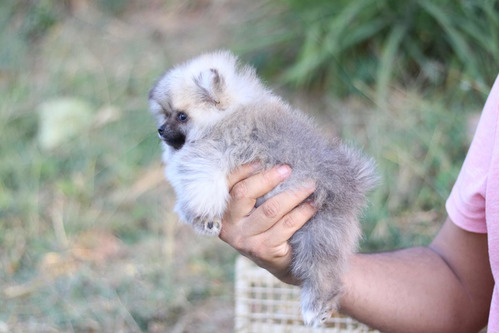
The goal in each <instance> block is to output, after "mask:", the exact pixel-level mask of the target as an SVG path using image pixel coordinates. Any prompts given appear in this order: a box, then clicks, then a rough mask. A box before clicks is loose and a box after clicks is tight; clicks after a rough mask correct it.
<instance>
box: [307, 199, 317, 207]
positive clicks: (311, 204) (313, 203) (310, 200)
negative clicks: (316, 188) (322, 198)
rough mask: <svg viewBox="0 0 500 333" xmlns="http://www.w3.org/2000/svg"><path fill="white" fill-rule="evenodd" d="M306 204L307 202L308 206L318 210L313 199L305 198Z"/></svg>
mask: <svg viewBox="0 0 500 333" xmlns="http://www.w3.org/2000/svg"><path fill="white" fill-rule="evenodd" d="M306 204H308V205H309V206H311V207H312V208H313V209H315V210H318V206H317V205H316V203H315V202H314V200H313V199H309V200H307V201H306Z"/></svg>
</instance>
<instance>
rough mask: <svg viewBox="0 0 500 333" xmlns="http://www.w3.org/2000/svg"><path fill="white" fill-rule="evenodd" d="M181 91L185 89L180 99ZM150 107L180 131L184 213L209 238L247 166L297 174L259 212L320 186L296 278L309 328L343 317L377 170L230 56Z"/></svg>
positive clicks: (204, 63)
mask: <svg viewBox="0 0 500 333" xmlns="http://www.w3.org/2000/svg"><path fill="white" fill-rule="evenodd" d="M198 72H199V73H198ZM204 75H212V77H210V78H204V77H203V76H204ZM240 81H241V82H240ZM190 82H192V84H190ZM177 86H183V88H182V89H180V88H179V90H177V91H178V92H176V90H175V87H177ZM235 86H237V87H238V89H236V90H235V89H233V90H231V89H232V88H234V87H235ZM242 89H246V90H249V91H244V92H241V90H242ZM181 94H182V96H181V97H179V96H177V95H181ZM200 94H201V95H202V96H204V97H202V98H201V99H200V97H199V96H200ZM190 99H192V100H190ZM176 105H184V106H185V105H188V109H189V110H186V109H184V110H183V112H186V113H187V114H188V116H189V117H190V118H189V121H188V122H187V123H183V124H180V123H177V124H176V123H175V122H173V121H172V119H173V118H172V116H173V115H175V114H176V112H178V111H176V110H175V107H176ZM150 106H151V111H152V112H153V114H155V115H156V116H157V119H159V125H162V124H170V125H169V126H168V127H169V128H168V130H170V131H176V132H182V133H184V134H185V135H186V143H185V144H184V145H183V146H182V147H181V148H180V149H173V148H172V147H171V146H168V145H167V144H164V148H165V154H164V159H165V162H166V164H167V168H166V169H167V171H166V175H167V178H168V179H169V181H170V182H172V184H173V186H174V189H175V190H176V193H177V195H178V202H177V205H176V211H177V212H178V213H179V215H180V217H181V219H183V220H185V221H186V222H187V223H190V224H192V225H193V227H194V228H195V230H197V231H198V232H200V233H204V234H210V235H217V234H218V233H219V232H220V227H221V221H222V216H223V213H224V210H225V208H226V204H227V200H228V198H229V195H228V193H227V184H226V183H225V177H226V176H227V175H228V174H229V173H230V172H231V171H232V170H234V169H235V168H237V167H238V166H240V165H242V164H245V163H249V162H252V161H256V160H258V161H260V162H261V163H262V164H263V167H264V168H269V167H271V166H275V165H278V164H288V165H290V166H291V168H292V175H291V176H290V178H289V179H288V180H287V181H285V182H284V183H282V184H281V185H279V186H278V187H276V188H275V189H274V190H272V191H271V192H270V193H268V194H267V195H266V196H265V197H263V198H260V199H259V200H258V202H257V205H260V204H261V203H262V202H264V201H265V199H267V198H269V197H271V196H273V195H275V194H276V193H279V192H281V191H284V190H287V189H293V188H297V187H299V186H301V185H303V184H304V183H305V182H306V181H307V180H310V179H312V180H314V181H315V182H316V184H317V189H316V191H315V192H314V194H313V195H312V196H311V198H312V199H313V200H314V202H315V205H316V206H317V207H318V208H319V210H318V212H317V213H316V215H315V216H314V217H313V218H311V220H310V221H309V222H307V223H306V224H305V225H304V226H303V227H302V228H301V229H300V230H298V231H297V232H296V233H295V234H294V235H293V236H292V238H291V239H290V241H289V242H290V244H291V246H292V249H293V260H292V265H291V273H292V274H293V275H294V276H295V277H297V278H298V279H299V280H300V281H302V285H301V286H302V300H301V306H302V312H303V315H304V320H305V321H306V323H307V324H308V325H319V324H320V323H322V322H323V321H324V320H325V319H326V318H327V317H328V316H330V315H331V312H332V311H334V310H336V307H337V301H338V298H339V296H340V295H341V293H342V276H343V274H344V272H345V269H346V265H347V259H348V257H349V256H350V255H351V254H352V253H353V251H354V250H355V249H356V247H357V243H358V239H359V237H360V227H359V222H358V218H357V216H358V215H359V213H360V211H361V209H362V207H363V206H364V203H365V193H366V191H368V190H370V189H371V188H372V187H373V186H374V184H375V182H376V176H375V174H374V162H373V160H371V159H368V158H366V157H364V156H363V155H362V154H361V153H360V152H359V151H358V150H356V149H353V148H351V147H348V146H346V145H344V144H342V143H341V142H339V141H333V142H332V141H329V140H326V139H325V138H323V137H322V136H321V135H320V134H318V131H317V130H316V128H315V126H314V124H313V122H312V121H311V120H310V119H309V118H308V117H307V116H305V115H304V114H303V113H301V112H300V111H298V110H295V109H292V108H291V107H290V106H289V105H288V104H286V103H285V102H283V101H282V100H281V99H280V98H279V97H277V96H276V95H274V94H273V93H272V92H271V91H269V90H268V89H267V88H265V87H264V86H263V85H262V84H261V83H260V81H259V80H258V78H257V77H256V76H255V74H254V71H253V70H252V69H251V68H249V67H248V66H245V67H243V66H240V65H239V64H238V62H237V60H236V58H235V57H234V56H233V55H231V54H230V53H228V52H216V53H212V54H206V55H203V56H201V57H199V58H196V59H194V60H192V61H190V62H188V63H186V64H184V65H182V66H180V67H176V68H174V69H173V70H171V71H169V72H167V74H165V76H164V77H163V78H162V79H161V80H160V81H159V82H158V83H157V85H156V86H155V87H154V88H153V89H152V91H151V93H150ZM207 118H214V119H216V120H214V121H208V120H207ZM202 120H203V121H202ZM224 189H225V190H224Z"/></svg>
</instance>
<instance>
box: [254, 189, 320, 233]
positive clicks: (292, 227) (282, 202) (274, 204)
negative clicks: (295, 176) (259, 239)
mask: <svg viewBox="0 0 500 333" xmlns="http://www.w3.org/2000/svg"><path fill="white" fill-rule="evenodd" d="M315 189H316V185H315V184H314V182H310V183H307V184H305V185H304V186H302V187H300V188H298V189H296V190H291V191H285V192H281V193H279V194H277V195H275V196H274V197H272V198H269V199H268V200H267V201H266V202H264V203H263V204H262V205H261V206H260V207H258V208H257V209H256V210H255V211H254V212H253V213H252V217H253V220H254V221H253V222H252V224H251V225H248V226H247V228H248V230H247V232H248V234H249V235H257V234H261V233H263V232H265V231H267V230H269V229H271V228H276V230H275V236H276V237H277V238H275V240H276V241H286V240H288V239H289V238H290V237H291V236H292V235H293V233H294V232H295V231H297V230H298V229H299V228H300V227H301V226H302V225H303V224H304V223H305V222H306V221H307V220H309V218H310V217H311V216H312V215H314V213H312V212H313V209H314V206H313V205H311V204H310V203H304V204H302V205H301V206H299V207H297V205H299V204H300V203H301V202H303V201H304V200H305V199H307V197H309V196H310V195H311V194H312V193H313V192H314V190H315ZM296 207H297V208H296ZM311 213H312V215H310V216H309V214H311ZM302 215H304V216H306V217H307V216H308V218H307V219H305V220H304V219H302V217H303V216H302ZM278 221H279V222H278ZM280 232H286V235H285V234H282V235H279V233H280ZM278 235H279V236H278ZM285 236H286V237H285ZM271 239H272V238H271Z"/></svg>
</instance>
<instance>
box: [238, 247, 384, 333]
mask: <svg viewBox="0 0 500 333" xmlns="http://www.w3.org/2000/svg"><path fill="white" fill-rule="evenodd" d="M235 332H237V333H288V332H290V333H306V332H307V333H348V332H349V333H368V332H370V333H373V332H378V331H376V330H374V329H371V328H370V327H368V326H366V325H364V324H362V323H360V322H358V321H356V320H354V319H352V318H350V317H346V316H342V315H340V314H338V313H335V314H334V315H333V316H332V317H331V318H329V319H327V320H326V322H325V323H324V325H323V327H320V328H312V327H307V326H305V325H304V323H303V321H302V315H301V312H300V288H299V287H296V286H291V285H288V284H285V283H283V282H281V281H279V280H278V279H277V278H275V277H274V276H273V275H272V274H270V273H269V272H268V271H266V270H265V269H262V268H260V267H258V266H256V265H255V264H254V263H252V262H251V261H250V260H248V259H246V258H245V257H241V256H240V257H239V258H238V260H237V261H236V318H235Z"/></svg>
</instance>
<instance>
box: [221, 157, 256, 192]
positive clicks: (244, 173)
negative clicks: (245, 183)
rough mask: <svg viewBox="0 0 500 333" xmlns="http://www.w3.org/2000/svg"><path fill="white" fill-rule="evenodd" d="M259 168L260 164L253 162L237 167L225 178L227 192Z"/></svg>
mask: <svg viewBox="0 0 500 333" xmlns="http://www.w3.org/2000/svg"><path fill="white" fill-rule="evenodd" d="M259 168H260V163H259V162H254V163H249V164H244V165H242V166H240V167H238V168H237V169H236V170H234V171H233V172H231V174H230V175H229V176H228V177H227V183H228V188H229V192H231V189H232V188H233V186H234V184H236V183H237V182H239V181H241V180H243V179H245V178H248V177H250V176H251V175H252V174H253V173H254V172H255V171H257V170H258V169H259Z"/></svg>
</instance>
